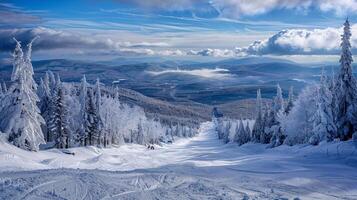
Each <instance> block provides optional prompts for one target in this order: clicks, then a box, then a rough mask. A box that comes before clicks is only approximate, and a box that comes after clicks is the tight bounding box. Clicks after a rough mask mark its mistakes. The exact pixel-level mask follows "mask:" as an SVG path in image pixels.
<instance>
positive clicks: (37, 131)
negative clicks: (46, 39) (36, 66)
mask: <svg viewBox="0 0 357 200" xmlns="http://www.w3.org/2000/svg"><path fill="white" fill-rule="evenodd" d="M15 41H16V48H15V51H14V54H13V57H14V62H13V73H12V75H11V81H12V83H11V86H10V88H9V91H8V92H7V93H6V95H5V97H4V98H3V100H2V105H4V106H3V107H2V109H1V111H0V119H1V121H0V128H1V130H2V131H3V132H5V133H7V134H8V140H9V142H11V143H13V144H14V145H15V146H18V147H20V148H22V149H26V150H32V151H37V150H38V149H39V145H40V144H41V143H44V142H45V141H44V138H43V133H42V129H41V126H42V124H44V123H45V122H44V120H43V118H42V117H41V115H40V110H39V108H38V107H37V103H38V102H39V98H38V96H37V94H36V90H37V85H36V83H35V81H34V79H33V68H32V64H31V51H32V42H33V41H31V42H30V43H29V44H28V45H27V52H26V53H25V54H24V53H23V51H22V48H21V44H20V42H19V41H17V40H16V39H15Z"/></svg>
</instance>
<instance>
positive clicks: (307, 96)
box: [279, 85, 319, 145]
mask: <svg viewBox="0 0 357 200" xmlns="http://www.w3.org/2000/svg"><path fill="white" fill-rule="evenodd" d="M318 89H319V87H317V86H316V85H310V86H308V87H306V88H305V89H304V90H302V92H301V93H300V94H299V96H298V97H297V99H296V101H294V107H293V108H292V109H291V111H290V113H289V115H287V116H286V117H283V118H279V120H280V124H281V127H282V129H283V130H284V134H286V139H285V140H284V143H285V144H287V145H294V144H303V143H308V142H309V139H310V137H311V136H312V135H313V127H314V123H313V117H314V115H315V113H316V111H317V107H316V104H317V103H316V100H317V98H316V94H318Z"/></svg>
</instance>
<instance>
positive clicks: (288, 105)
mask: <svg viewBox="0 0 357 200" xmlns="http://www.w3.org/2000/svg"><path fill="white" fill-rule="evenodd" d="M293 106H294V87H293V86H291V87H290V89H289V96H288V102H286V107H285V111H284V112H285V115H288V114H289V112H290V111H291V109H292V108H293Z"/></svg>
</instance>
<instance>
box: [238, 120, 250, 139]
mask: <svg viewBox="0 0 357 200" xmlns="http://www.w3.org/2000/svg"><path fill="white" fill-rule="evenodd" d="M247 131H248V130H246V128H245V127H244V124H243V120H239V128H238V132H237V135H236V136H235V140H236V141H237V143H238V144H239V145H242V144H245V143H247V142H249V140H250V133H249V132H247Z"/></svg>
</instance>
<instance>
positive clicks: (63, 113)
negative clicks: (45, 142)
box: [48, 75, 71, 149]
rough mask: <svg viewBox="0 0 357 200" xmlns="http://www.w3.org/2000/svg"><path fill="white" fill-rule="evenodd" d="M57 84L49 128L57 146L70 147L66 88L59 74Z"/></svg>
mask: <svg viewBox="0 0 357 200" xmlns="http://www.w3.org/2000/svg"><path fill="white" fill-rule="evenodd" d="M56 83H57V86H56V89H55V91H54V92H53V95H52V106H53V109H52V113H51V116H50V121H49V125H48V129H49V132H50V135H51V137H52V141H54V142H55V145H56V147H57V148H61V149H62V148H69V147H70V138H71V135H70V127H69V121H68V108H67V105H66V103H65V94H64V88H63V85H62V83H61V80H60V78H59V75H57V80H56Z"/></svg>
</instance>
